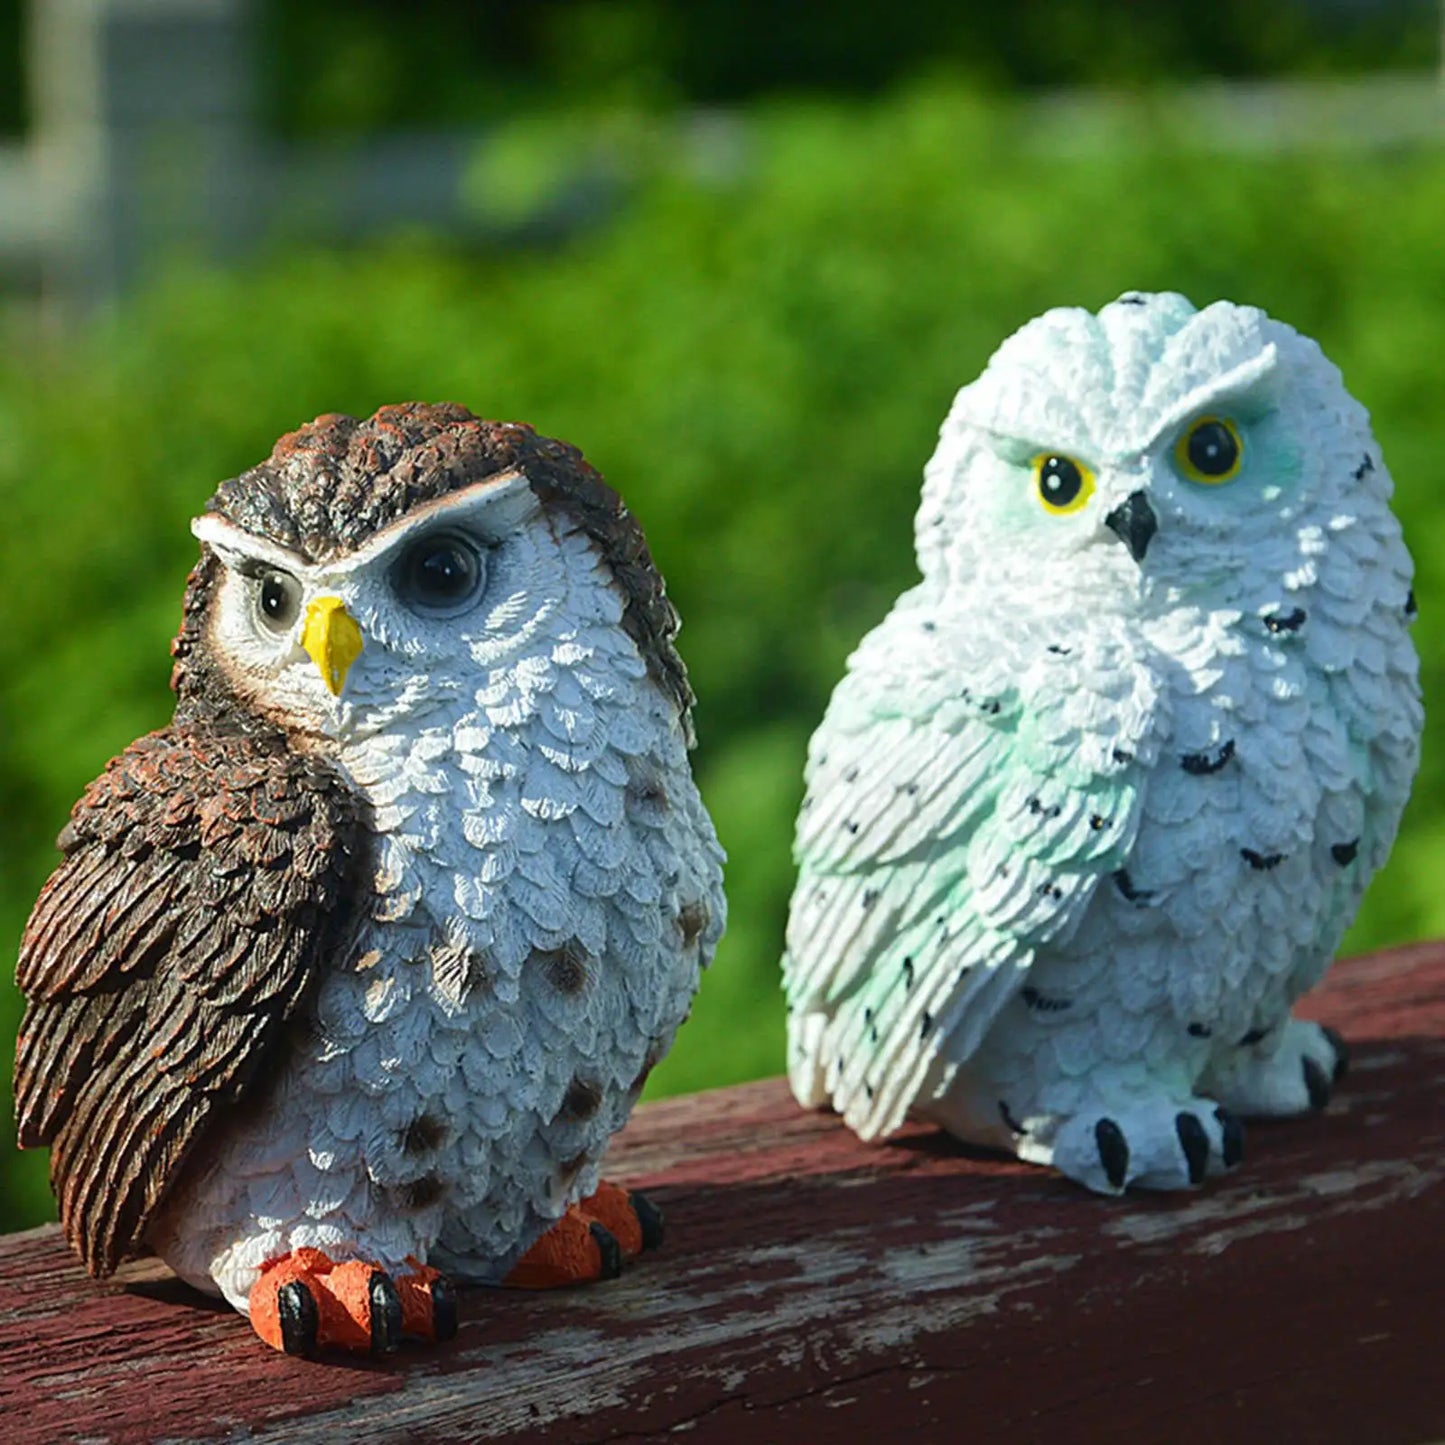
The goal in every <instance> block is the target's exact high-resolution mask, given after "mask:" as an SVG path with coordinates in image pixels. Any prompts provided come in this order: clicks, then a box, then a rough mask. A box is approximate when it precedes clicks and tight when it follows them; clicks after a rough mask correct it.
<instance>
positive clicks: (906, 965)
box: [903, 954, 913, 988]
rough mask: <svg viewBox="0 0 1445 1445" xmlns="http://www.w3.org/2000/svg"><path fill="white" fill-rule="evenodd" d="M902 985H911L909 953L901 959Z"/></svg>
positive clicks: (911, 975) (907, 986)
mask: <svg viewBox="0 0 1445 1445" xmlns="http://www.w3.org/2000/svg"><path fill="white" fill-rule="evenodd" d="M903 987H904V988H912V987H913V957H912V955H911V954H910V955H909V957H907V958H905V959H904V960H903Z"/></svg>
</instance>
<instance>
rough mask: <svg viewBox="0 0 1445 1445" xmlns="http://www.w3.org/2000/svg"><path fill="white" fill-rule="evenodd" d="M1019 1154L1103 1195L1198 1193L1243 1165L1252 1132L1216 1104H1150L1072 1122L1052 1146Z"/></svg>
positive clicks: (1023, 1146) (1032, 1145)
mask: <svg viewBox="0 0 1445 1445" xmlns="http://www.w3.org/2000/svg"><path fill="white" fill-rule="evenodd" d="M1018 1153H1019V1157H1020V1158H1023V1159H1029V1158H1033V1159H1036V1160H1037V1161H1038V1162H1039V1163H1046V1164H1052V1165H1053V1166H1054V1168H1055V1169H1057V1170H1059V1171H1060V1172H1061V1173H1063V1174H1067V1175H1068V1176H1069V1178H1070V1179H1076V1180H1078V1182H1079V1183H1080V1184H1083V1185H1085V1186H1087V1187H1088V1188H1089V1189H1092V1190H1094V1191H1095V1192H1096V1193H1099V1194H1122V1193H1123V1192H1124V1190H1125V1189H1127V1188H1129V1187H1130V1186H1131V1185H1132V1186H1136V1187H1138V1188H1142V1189H1191V1188H1193V1187H1194V1186H1195V1185H1197V1184H1201V1183H1203V1181H1204V1179H1205V1178H1206V1177H1207V1176H1208V1175H1211V1174H1221V1173H1223V1172H1224V1171H1225V1170H1226V1169H1233V1168H1234V1166H1235V1165H1236V1164H1238V1163H1239V1161H1240V1160H1241V1159H1242V1158H1243V1157H1244V1130H1243V1129H1242V1128H1241V1127H1240V1123H1239V1120H1238V1119H1237V1118H1236V1117H1235V1116H1234V1115H1233V1114H1231V1113H1230V1112H1229V1110H1227V1109H1223V1108H1220V1107H1219V1106H1218V1105H1217V1104H1215V1102H1214V1101H1213V1100H1212V1099H1201V1098H1190V1099H1188V1100H1185V1101H1183V1102H1179V1101H1176V1100H1172V1099H1169V1098H1167V1097H1166V1098H1156V1099H1146V1100H1142V1101H1137V1102H1132V1103H1129V1104H1125V1105H1120V1106H1106V1107H1101V1108H1100V1109H1098V1110H1097V1111H1095V1110H1087V1109H1086V1110H1084V1111H1082V1112H1080V1113H1077V1114H1073V1115H1070V1116H1069V1117H1068V1118H1067V1119H1065V1120H1064V1121H1063V1122H1062V1123H1061V1124H1060V1125H1059V1127H1058V1129H1057V1130H1056V1131H1055V1132H1054V1133H1053V1136H1052V1140H1051V1141H1050V1142H1049V1143H1048V1144H1044V1143H1042V1141H1031V1140H1030V1139H1029V1138H1027V1137H1025V1138H1023V1139H1021V1140H1020V1141H1019V1144H1018Z"/></svg>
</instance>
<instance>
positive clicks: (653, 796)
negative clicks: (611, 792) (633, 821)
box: [623, 763, 667, 813]
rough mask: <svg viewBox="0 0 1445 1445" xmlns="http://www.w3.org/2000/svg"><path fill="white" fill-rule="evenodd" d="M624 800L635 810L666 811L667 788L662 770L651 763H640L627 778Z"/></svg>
mask: <svg viewBox="0 0 1445 1445" xmlns="http://www.w3.org/2000/svg"><path fill="white" fill-rule="evenodd" d="M623 800H624V802H625V803H626V804H627V806H629V807H631V808H633V809H635V810H636V809H640V810H642V811H643V812H653V813H655V812H658V811H665V810H666V808H667V788H666V787H665V786H664V785H663V781H662V773H661V771H660V770H659V769H657V768H655V767H653V766H652V765H651V764H647V763H638V764H637V765H636V766H635V767H634V769H633V772H632V775H631V777H629V778H628V780H627V789H626V792H625V793H624V795H623Z"/></svg>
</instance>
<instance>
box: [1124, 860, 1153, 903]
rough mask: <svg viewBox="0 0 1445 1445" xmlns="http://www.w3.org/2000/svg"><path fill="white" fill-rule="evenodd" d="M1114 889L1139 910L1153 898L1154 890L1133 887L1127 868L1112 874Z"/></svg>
mask: <svg viewBox="0 0 1445 1445" xmlns="http://www.w3.org/2000/svg"><path fill="white" fill-rule="evenodd" d="M1114 887H1115V888H1117V889H1118V890H1119V892H1120V893H1122V894H1123V895H1124V897H1125V898H1126V899H1127V900H1128V901H1129V902H1130V903H1137V904H1139V906H1140V907H1141V908H1142V907H1143V906H1144V905H1145V904H1147V903H1148V902H1149V900H1150V899H1151V898H1153V897H1154V890H1153V889H1152V888H1136V887H1135V886H1134V880H1133V879H1132V878H1130V877H1129V870H1128V869H1127V868H1120V869H1119V870H1118V871H1117V872H1116V873H1115V874H1114Z"/></svg>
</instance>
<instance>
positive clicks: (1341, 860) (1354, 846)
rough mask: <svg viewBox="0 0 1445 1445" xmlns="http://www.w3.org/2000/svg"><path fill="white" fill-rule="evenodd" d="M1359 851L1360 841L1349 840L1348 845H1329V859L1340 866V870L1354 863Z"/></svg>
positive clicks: (1356, 839)
mask: <svg viewBox="0 0 1445 1445" xmlns="http://www.w3.org/2000/svg"><path fill="white" fill-rule="evenodd" d="M1359 851H1360V840H1359V839H1358V838H1351V839H1350V841H1349V842H1348V843H1333V844H1331V845H1330V857H1331V858H1333V859H1334V860H1335V862H1336V863H1338V864H1339V865H1340V867H1341V868H1348V867H1349V866H1350V864H1351V863H1353V862H1354V861H1355V857H1356V855H1357V854H1358V853H1359Z"/></svg>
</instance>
